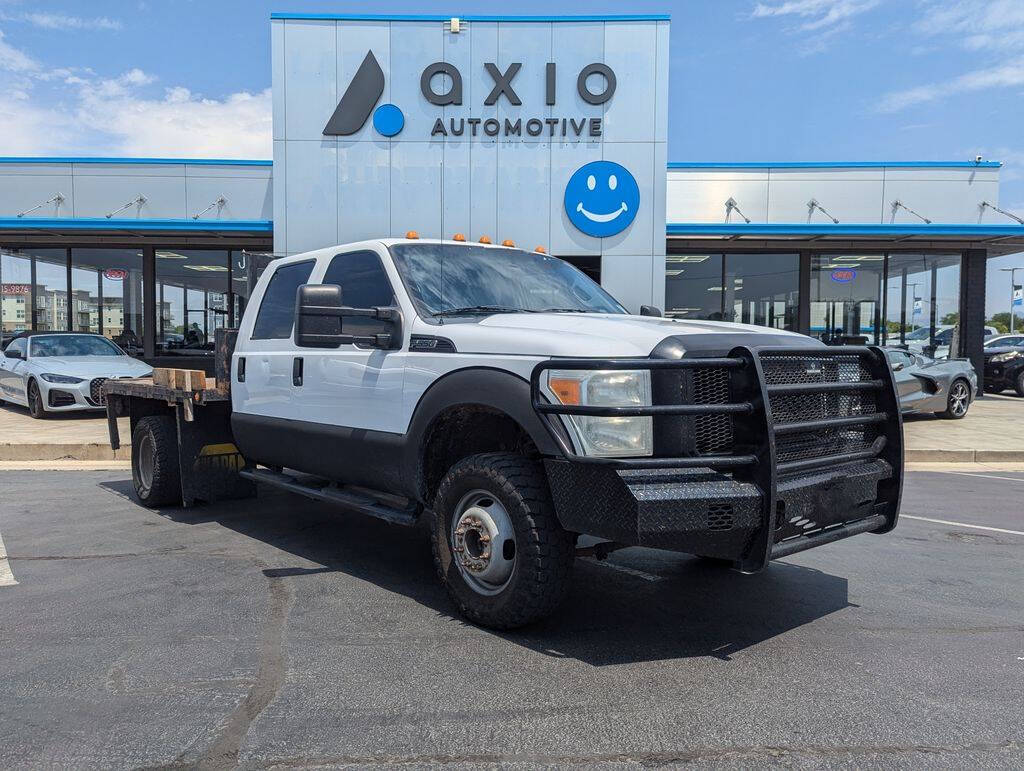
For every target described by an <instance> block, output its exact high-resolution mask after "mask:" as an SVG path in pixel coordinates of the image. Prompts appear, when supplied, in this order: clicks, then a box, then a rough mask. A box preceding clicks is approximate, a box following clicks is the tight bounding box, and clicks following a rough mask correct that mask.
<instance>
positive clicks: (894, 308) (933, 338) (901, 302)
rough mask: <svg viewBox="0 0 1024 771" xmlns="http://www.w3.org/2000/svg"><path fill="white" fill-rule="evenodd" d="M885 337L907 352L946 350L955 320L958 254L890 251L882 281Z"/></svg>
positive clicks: (957, 311)
mask: <svg viewBox="0 0 1024 771" xmlns="http://www.w3.org/2000/svg"><path fill="white" fill-rule="evenodd" d="M885 291H886V313H885V332H884V334H885V340H886V342H887V343H888V344H891V345H906V346H907V347H908V348H909V349H910V350H911V351H916V352H918V353H926V354H929V355H932V354H934V356H935V357H936V358H946V357H947V356H950V355H952V356H957V355H959V354H958V353H952V354H951V353H950V346H951V345H952V344H953V343H954V333H955V332H956V331H957V329H956V327H957V324H958V322H959V320H960V255H959V254H893V255H890V256H889V277H888V280H887V281H886V287H885Z"/></svg>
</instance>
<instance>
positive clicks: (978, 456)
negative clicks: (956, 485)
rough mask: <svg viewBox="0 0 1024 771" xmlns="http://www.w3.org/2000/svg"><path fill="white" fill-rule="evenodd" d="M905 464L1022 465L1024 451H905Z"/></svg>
mask: <svg viewBox="0 0 1024 771" xmlns="http://www.w3.org/2000/svg"><path fill="white" fill-rule="evenodd" d="M903 459H904V461H906V462H907V463H1022V462H1024V450H905V451H904V458H903Z"/></svg>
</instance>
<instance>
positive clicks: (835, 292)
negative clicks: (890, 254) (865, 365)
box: [810, 254, 885, 345]
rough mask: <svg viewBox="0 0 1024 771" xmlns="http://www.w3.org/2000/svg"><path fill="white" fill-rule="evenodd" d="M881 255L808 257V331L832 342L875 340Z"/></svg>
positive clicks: (882, 272)
mask: <svg viewBox="0 0 1024 771" xmlns="http://www.w3.org/2000/svg"><path fill="white" fill-rule="evenodd" d="M884 270H885V256H884V255H881V254H878V255H875V254H868V255H847V254H820V255H814V256H812V257H811V308H810V311H811V329H810V332H811V335H813V336H814V337H817V338H818V339H819V340H822V341H823V342H825V343H829V344H833V345H858V344H865V343H878V342H879V341H880V335H879V331H880V330H879V326H880V321H881V311H882V302H881V300H882V298H881V287H882V279H883V276H884Z"/></svg>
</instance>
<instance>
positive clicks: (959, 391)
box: [885, 348, 978, 420]
mask: <svg viewBox="0 0 1024 771" xmlns="http://www.w3.org/2000/svg"><path fill="white" fill-rule="evenodd" d="M885 354H886V356H888V357H889V364H890V365H891V366H892V369H893V375H894V380H895V381H896V391H897V393H898V394H899V397H900V407H901V409H902V410H903V413H904V414H921V413H925V412H934V413H936V414H938V415H941V416H942V417H944V418H949V419H951V420H959V419H960V418H962V417H964V416H965V415H966V414H967V410H968V409H969V408H970V406H971V402H972V401H974V398H975V397H976V396H977V395H978V374H977V373H976V372H975V371H974V367H972V366H971V363H970V361H968V360H967V359H944V360H942V361H936V360H935V359H932V358H929V357H928V356H925V355H924V354H922V353H914V352H912V351H904V350H903V349H901V348H887V349H886V351H885Z"/></svg>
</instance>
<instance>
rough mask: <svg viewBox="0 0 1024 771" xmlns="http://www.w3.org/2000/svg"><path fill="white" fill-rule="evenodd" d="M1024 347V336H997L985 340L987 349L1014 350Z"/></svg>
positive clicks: (1018, 334) (1016, 334)
mask: <svg viewBox="0 0 1024 771" xmlns="http://www.w3.org/2000/svg"><path fill="white" fill-rule="evenodd" d="M1021 345H1024V334H1021V333H1019V332H1017V333H1014V334H1010V335H996V336H995V337H988V338H985V346H984V347H985V348H1014V347H1017V346H1021Z"/></svg>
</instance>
